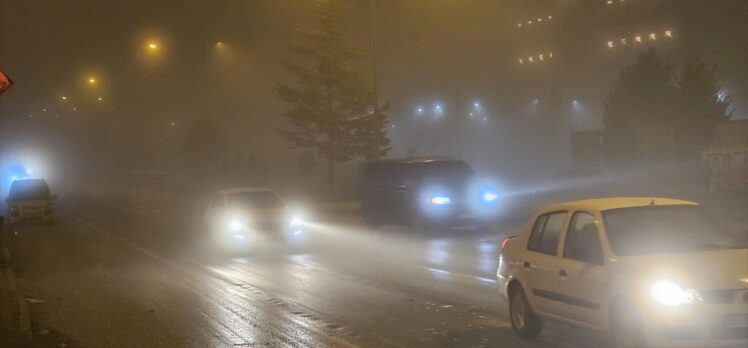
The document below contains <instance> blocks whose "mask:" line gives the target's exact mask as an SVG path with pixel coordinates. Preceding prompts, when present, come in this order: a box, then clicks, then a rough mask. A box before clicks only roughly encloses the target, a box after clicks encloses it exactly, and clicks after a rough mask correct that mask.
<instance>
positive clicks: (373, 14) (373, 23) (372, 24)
mask: <svg viewBox="0 0 748 348" xmlns="http://www.w3.org/2000/svg"><path fill="white" fill-rule="evenodd" d="M370 5H371V11H370V12H369V14H370V17H369V30H370V35H371V55H372V57H371V81H372V105H373V106H374V112H377V110H378V109H379V99H378V96H377V5H376V0H370Z"/></svg>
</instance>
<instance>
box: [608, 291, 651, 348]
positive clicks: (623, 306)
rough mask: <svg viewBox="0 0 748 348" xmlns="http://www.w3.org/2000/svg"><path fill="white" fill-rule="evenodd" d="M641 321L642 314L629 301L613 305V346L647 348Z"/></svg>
mask: <svg viewBox="0 0 748 348" xmlns="http://www.w3.org/2000/svg"><path fill="white" fill-rule="evenodd" d="M641 323H642V320H641V316H639V315H638V314H637V313H636V311H635V309H634V308H633V307H632V306H631V304H629V303H628V302H624V301H621V302H619V303H616V304H615V305H613V306H612V311H611V315H610V333H611V335H610V336H611V337H610V338H611V347H614V348H647V347H648V345H647V344H646V342H645V340H644V333H643V328H642V326H641Z"/></svg>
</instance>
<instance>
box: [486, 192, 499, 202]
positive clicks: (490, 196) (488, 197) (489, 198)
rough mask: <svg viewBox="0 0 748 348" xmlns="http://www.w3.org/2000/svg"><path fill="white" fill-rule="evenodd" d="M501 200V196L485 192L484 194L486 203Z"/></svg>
mask: <svg viewBox="0 0 748 348" xmlns="http://www.w3.org/2000/svg"><path fill="white" fill-rule="evenodd" d="M498 198H499V195H498V194H497V193H495V192H485V193H483V200H484V201H486V202H493V201H495V200H497V199H498Z"/></svg>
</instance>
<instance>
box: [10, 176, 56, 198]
mask: <svg viewBox="0 0 748 348" xmlns="http://www.w3.org/2000/svg"><path fill="white" fill-rule="evenodd" d="M8 198H10V200H11V201H31V200H44V199H49V198H50V193H49V186H47V184H45V183H44V182H39V181H36V180H34V181H17V182H14V183H13V186H11V188H10V194H9V197H8Z"/></svg>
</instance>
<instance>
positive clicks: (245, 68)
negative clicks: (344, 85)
mask: <svg viewBox="0 0 748 348" xmlns="http://www.w3.org/2000/svg"><path fill="white" fill-rule="evenodd" d="M593 2H594V1H592V2H587V3H586V4H587V5H589V4H591V3H593ZM603 2H604V1H600V3H603ZM635 2H636V1H635V0H631V1H630V3H631V4H632V5H633V4H634V3H635ZM676 3H680V4H683V6H682V8H683V9H682V11H681V12H684V11H685V12H684V13H685V15H684V14H683V13H681V17H685V18H687V19H688V20H687V21H686V24H685V25H688V26H690V28H689V30H691V37H690V38H689V40H692V42H690V43H689V44H688V45H689V46H692V48H691V50H690V52H696V53H699V54H701V55H703V57H704V58H705V60H706V61H707V62H708V63H717V64H718V65H719V67H720V69H719V72H720V75H721V76H722V77H723V82H724V83H725V84H726V85H727V86H728V87H730V92H731V93H732V94H734V95H735V98H736V99H737V100H736V102H735V105H736V106H737V107H738V109H739V110H738V112H737V113H736V115H737V116H741V115H742V116H743V117H745V115H747V114H746V111H745V107H744V106H745V105H746V95H747V94H748V88H747V87H746V86H745V85H746V83H745V82H746V80H748V79H746V74H747V72H746V71H747V70H746V69H747V68H746V65H747V64H746V61H747V57H746V52H747V48H746V47H748V42H747V41H746V40H748V39H747V38H748V30H746V22H747V21H746V13H748V12H747V11H748V5H747V4H748V2H745V1H740V0H733V1H728V0H715V1H697V2H688V3H686V2H685V1H678V2H676ZM348 4H349V5H348V6H347V9H346V16H345V17H346V18H347V19H348V23H347V25H348V27H349V28H350V29H351V36H352V38H353V40H354V41H355V42H356V43H357V44H359V45H361V46H362V47H364V48H368V45H369V42H368V39H369V33H368V30H369V17H368V16H369V1H368V0H356V1H350V2H348ZM579 4H580V2H578V1H563V0H559V1H540V0H538V1H477V0H419V1H415V0H414V1H385V0H380V1H378V5H377V6H378V10H377V11H378V13H377V14H378V17H377V23H378V35H379V37H378V48H379V55H378V57H379V69H380V70H379V83H380V85H379V93H380V100H382V101H387V100H389V101H392V103H393V109H392V116H393V122H396V123H397V122H398V120H399V119H401V118H404V117H409V116H410V114H411V111H412V110H413V108H414V107H415V106H416V105H417V104H418V103H432V102H434V101H444V102H445V103H446V104H448V107H451V108H452V110H457V109H458V108H461V107H463V106H461V105H462V104H464V105H467V104H468V103H471V102H472V100H474V99H479V100H481V101H482V102H483V103H484V104H486V105H488V106H490V107H491V108H492V109H493V110H494V111H495V112H494V113H495V114H496V115H494V117H499V118H501V117H504V116H506V115H505V113H511V112H513V111H512V110H515V109H513V108H516V106H517V105H519V104H522V103H524V102H525V101H526V100H529V99H530V98H532V97H533V93H534V91H535V89H536V88H537V90H542V89H543V87H542V86H539V85H540V84H541V83H542V82H543V81H542V76H541V77H538V76H539V73H538V72H528V71H526V69H524V70H523V69H521V67H519V66H518V65H517V64H516V57H517V54H518V53H517V52H518V51H519V50H520V47H523V46H527V45H528V44H532V41H533V40H535V39H536V38H537V39H538V41H542V40H541V39H543V40H546V41H548V40H549V37H550V39H553V36H548V35H545V36H544V35H543V34H538V35H536V36H535V37H533V36H531V35H528V34H526V33H522V32H520V31H518V30H517V28H516V27H515V23H516V22H517V21H519V20H523V19H524V18H527V17H528V16H530V17H532V16H535V15H536V14H541V13H561V12H559V11H568V10H569V9H570V8H574V7H575V6H578V5H579ZM583 4H584V2H583ZM311 9H312V6H311V5H310V2H309V1H302V0H273V1H238V0H237V1H194V0H185V1H173V0H172V1H126V2H125V1H94V0H77V1H67V0H62V1H38V0H2V1H0V21H1V22H0V35H1V36H0V69H3V70H4V71H5V72H6V73H7V74H9V75H10V76H11V78H12V79H14V81H15V86H14V87H13V88H12V89H11V90H10V91H9V92H7V93H6V94H5V95H3V96H2V109H1V110H0V116H2V117H8V116H11V115H22V114H26V113H30V112H33V110H38V109H40V108H41V107H49V106H48V105H55V103H57V102H58V98H59V96H60V95H62V94H69V95H78V96H79V97H80V98H83V97H84V96H85V94H86V93H88V92H87V91H86V90H85V86H83V83H82V81H83V79H85V77H86V76H87V75H89V74H95V75H96V76H99V77H100V80H101V83H100V86H99V88H100V89H101V90H100V92H98V93H99V94H102V95H105V96H106V98H107V108H108V109H107V110H108V114H109V115H111V117H138V118H142V119H143V121H144V122H150V124H152V125H154V126H160V125H162V124H165V123H168V122H172V121H176V122H184V121H189V120H191V119H194V118H195V117H197V116H198V115H211V116H214V117H219V118H225V119H226V120H227V121H228V122H238V123H233V124H235V125H237V126H238V127H239V129H254V128H258V127H259V128H262V127H265V128H263V129H265V130H268V129H272V128H273V127H275V125H277V123H276V122H279V120H280V119H281V118H280V115H281V113H282V110H283V106H282V104H281V103H280V102H279V101H278V99H277V96H276V93H275V90H274V89H275V87H276V86H277V85H278V84H279V83H281V82H292V81H293V80H292V79H291V78H290V77H289V76H288V75H287V74H286V72H285V71H284V70H283V68H282V67H281V66H280V64H279V62H280V60H281V59H282V58H283V57H284V56H285V55H286V54H287V52H288V48H289V45H291V44H294V43H297V42H298V41H297V40H298V39H299V35H298V34H297V33H296V32H295V28H296V27H297V26H298V25H300V24H303V23H307V22H308V21H309V20H310V18H309V16H308V14H309V11H310V10H311ZM559 16H560V15H558V16H557V17H559ZM570 20H574V21H585V20H587V18H571V19H570ZM633 20H636V17H634V19H633ZM696 28H697V29H696ZM681 31H683V30H681ZM694 32H695V33H696V34H694ZM676 33H677V35H680V33H679V32H677V31H676ZM551 35H552V34H551ZM149 37H157V38H159V40H160V42H161V44H162V46H163V52H162V53H163V56H162V57H160V58H161V61H160V62H158V64H153V62H148V61H147V59H145V58H144V57H143V52H142V51H143V45H144V42H145V40H147V39H148V38H149ZM676 39H680V40H686V38H682V37H681V38H679V37H676ZM574 40H580V41H581V42H584V41H585V40H589V41H590V43H589V45H591V46H590V47H592V46H601V45H602V42H600V41H599V39H598V38H597V37H595V36H594V33H590V37H576V38H574ZM217 41H221V42H224V43H225V44H226V45H227V47H228V48H230V49H231V52H230V56H225V57H217V56H216V52H215V43H216V42H217ZM528 42H529V43H528ZM681 43H682V42H681ZM601 47H602V46H601ZM694 47H695V48H694ZM600 50H601V52H603V51H604V49H603V48H600ZM363 53H364V55H366V54H368V53H367V52H363ZM627 55H628V56H627V57H628V58H627V59H626V60H625V61H626V62H628V63H631V62H633V57H634V56H635V52H632V53H627ZM567 58H568V59H571V58H569V57H567ZM671 58H673V59H674V60H675V61H676V62H678V63H679V62H680V61H682V60H685V59H686V58H687V57H685V56H677V57H671ZM586 61H591V62H593V63H592V65H591V66H587V67H584V69H589V70H583V72H584V71H588V73H587V74H583V75H581V76H580V75H574V76H563V72H561V73H560V74H561V75H554V76H560V77H561V78H562V79H563V80H564V81H568V83H569V84H570V85H571V86H569V88H570V89H572V90H573V89H574V88H575V85H577V82H579V83H578V85H579V86H581V87H578V88H579V89H581V90H580V91H579V95H580V96H581V97H582V98H585V97H588V98H589V99H590V104H592V105H596V106H599V105H601V104H602V100H599V98H598V97H599V96H601V95H602V96H604V94H605V93H607V91H608V90H609V89H610V87H611V82H612V80H613V78H614V77H615V76H616V75H617V72H618V70H620V68H621V67H622V65H621V64H622V63H621V62H620V59H618V60H615V59H608V58H606V57H604V56H603V55H600V56H597V57H593V58H590V59H587V60H586ZM362 66H363V67H366V66H367V65H366V62H365V61H362ZM601 72H604V73H601ZM575 73H576V72H575ZM598 74H599V76H598ZM581 81H587V82H584V83H583V82H581ZM449 104H451V105H449ZM741 108H742V110H741ZM258 121H262V122H260V123H258ZM242 127H243V128H242ZM261 133H263V134H266V136H271V137H272V134H270V133H272V132H265V131H263V132H261ZM267 134H270V135H267ZM258 139H261V138H258ZM266 140H267V141H274V142H279V141H280V140H278V139H275V138H273V139H266ZM278 144H281V145H282V142H280V143H278Z"/></svg>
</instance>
